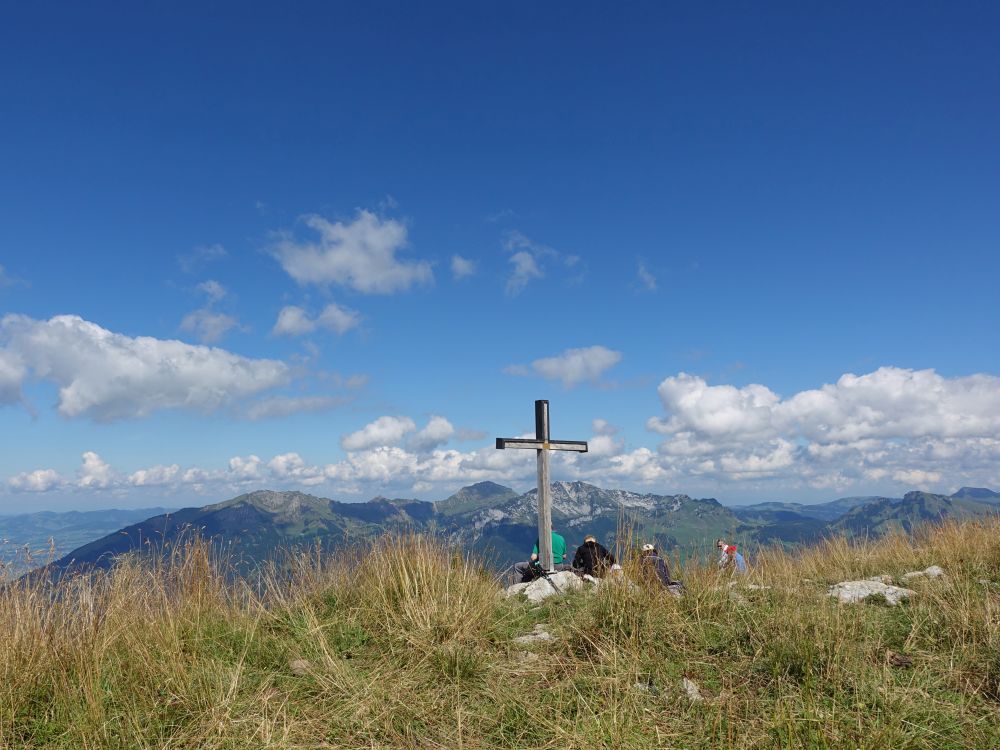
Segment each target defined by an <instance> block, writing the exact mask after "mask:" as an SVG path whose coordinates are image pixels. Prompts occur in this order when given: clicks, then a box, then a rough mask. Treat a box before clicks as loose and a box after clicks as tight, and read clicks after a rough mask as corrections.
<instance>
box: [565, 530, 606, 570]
mask: <svg viewBox="0 0 1000 750" xmlns="http://www.w3.org/2000/svg"><path fill="white" fill-rule="evenodd" d="M614 564H615V556H614V555H612V554H611V553H610V552H608V550H607V549H606V548H605V546H604V545H603V544H601V543H600V542H598V541H597V537H596V536H594V535H593V534H587V536H585V537H584V538H583V544H581V545H580V546H579V547H577V548H576V554H575V555H573V570H576V571H579V572H581V573H583V574H584V575H589V576H596V577H598V578H602V577H603V576H604V574H605V572H607V571H608V570H609V569H610V568H611V566H612V565H614Z"/></svg>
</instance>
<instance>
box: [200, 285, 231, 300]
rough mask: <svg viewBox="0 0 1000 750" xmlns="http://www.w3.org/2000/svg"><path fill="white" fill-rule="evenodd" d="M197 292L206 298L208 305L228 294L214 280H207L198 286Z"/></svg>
mask: <svg viewBox="0 0 1000 750" xmlns="http://www.w3.org/2000/svg"><path fill="white" fill-rule="evenodd" d="M198 291H199V292H201V293H202V294H204V295H205V296H206V297H208V301H209V303H212V302H218V301H219V300H221V299H223V298H224V297H225V296H226V295H227V294H229V292H228V291H226V288H225V287H224V286H222V284H220V283H219V282H218V281H215V280H214V279H209V280H208V281H203V282H201V283H200V284H198Z"/></svg>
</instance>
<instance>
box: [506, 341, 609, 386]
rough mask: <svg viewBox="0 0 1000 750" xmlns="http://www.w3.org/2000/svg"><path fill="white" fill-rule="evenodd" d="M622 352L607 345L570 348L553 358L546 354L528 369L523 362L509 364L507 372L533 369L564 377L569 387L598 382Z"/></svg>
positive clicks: (545, 375) (547, 376)
mask: <svg viewBox="0 0 1000 750" xmlns="http://www.w3.org/2000/svg"><path fill="white" fill-rule="evenodd" d="M621 359H622V353H621V352H617V351H614V350H613V349H608V348H607V347H604V346H588V347H585V348H582V349H567V350H566V351H564V352H563V353H562V354H558V355H556V356H554V357H543V358H542V359H536V360H535V361H534V362H532V363H531V370H530V371H529V370H528V368H527V367H525V366H524V365H508V366H507V367H505V368H504V372H505V373H507V374H508V375H528V374H529V373H530V372H534V373H535V374H536V375H539V376H540V377H543V378H545V379H546V380H561V381H562V384H563V385H564V386H565V387H566V388H572V387H573V386H575V385H579V384H580V383H583V382H587V381H589V382H596V381H597V380H598V379H599V378H600V377H601V375H602V374H604V372H605V371H606V370H608V369H609V368H611V367H613V366H615V365H616V364H618V363H619V362H620V361H621Z"/></svg>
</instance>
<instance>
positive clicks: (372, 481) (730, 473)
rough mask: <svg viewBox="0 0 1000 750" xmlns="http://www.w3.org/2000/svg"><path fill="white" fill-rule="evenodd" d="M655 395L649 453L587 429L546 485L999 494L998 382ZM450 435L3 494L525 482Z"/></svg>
mask: <svg viewBox="0 0 1000 750" xmlns="http://www.w3.org/2000/svg"><path fill="white" fill-rule="evenodd" d="M659 393H660V397H661V400H662V401H663V404H664V407H665V409H666V413H665V414H663V415H662V416H661V417H659V418H657V419H654V420H651V423H650V424H651V426H653V427H654V428H655V429H656V430H658V431H659V432H662V433H663V438H662V439H663V442H662V444H661V445H660V449H659V451H655V450H651V449H650V448H649V447H646V446H639V447H634V448H632V447H629V448H627V447H626V444H625V440H624V438H623V437H621V436H620V434H619V433H618V432H617V428H616V427H615V426H614V425H612V424H610V423H609V422H608V421H607V420H603V419H594V420H593V422H592V427H593V435H592V437H591V438H590V439H589V441H588V442H589V445H590V450H589V452H588V453H586V454H578V453H563V452H557V453H554V454H553V455H552V473H553V477H554V478H557V479H563V478H565V479H582V480H586V481H592V482H594V483H595V484H598V485H601V486H605V487H624V488H632V487H639V486H644V487H648V488H649V489H650V490H651V491H653V492H660V493H671V492H689V493H690V494H696V493H698V494H702V495H704V494H705V493H706V492H707V493H708V494H718V495H719V496H721V497H722V498H723V499H725V498H726V497H727V496H728V495H729V494H730V493H731V492H733V491H734V488H740V489H741V490H743V491H748V490H750V491H755V492H759V493H761V494H763V493H767V494H770V493H772V492H775V491H776V490H778V489H779V488H780V491H781V492H782V493H783V494H784V495H785V496H788V497H790V498H798V497H802V495H800V494H799V493H810V494H809V495H807V497H815V496H816V493H820V492H822V493H834V492H838V493H842V494H847V492H849V491H850V492H852V493H853V494H861V493H862V492H864V493H865V494H869V493H873V492H890V491H892V492H903V491H905V490H909V489H917V488H919V489H931V490H938V491H942V490H944V489H945V488H946V487H953V488H957V487H958V486H959V485H962V484H969V485H976V486H993V487H1000V469H998V467H1000V437H998V436H1000V402H998V400H997V399H998V398H1000V378H997V377H994V376H989V375H974V376H967V377H954V378H947V377H943V376H940V375H938V374H936V373H934V372H933V371H912V370H901V369H895V368H883V369H882V370H878V371H876V372H873V373H870V374H868V375H862V376H856V375H845V376H844V377H842V378H840V379H839V380H838V381H837V382H836V383H834V384H830V385H825V386H822V387H820V388H818V389H815V390H804V391H801V392H799V393H795V394H792V395H791V396H788V397H781V396H779V395H777V394H776V393H774V392H773V391H772V390H771V389H769V388H767V387H765V386H763V385H759V384H755V385H748V386H743V387H733V386H726V385H721V386H711V385H709V384H707V383H706V382H705V381H704V380H703V379H701V378H696V377H693V376H688V375H684V374H679V375H676V376H672V377H670V378H666V379H665V380H664V381H663V383H661V384H660V389H659ZM456 436H457V437H458V438H459V439H461V438H462V437H463V435H462V431H457V432H456V430H455V428H454V427H453V426H452V423H451V422H450V421H449V420H447V419H446V418H444V417H442V416H432V417H430V418H429V419H428V421H427V423H426V424H425V425H424V426H423V427H422V428H421V429H419V430H418V429H417V425H416V424H415V422H414V420H412V419H410V418H409V417H405V416H384V417H380V418H379V419H376V420H374V421H373V422H371V423H370V424H368V425H366V426H365V427H364V428H362V429H360V430H358V431H357V432H354V433H351V434H349V435H345V436H344V438H343V440H342V441H341V444H342V446H343V448H344V449H345V450H346V451H348V452H347V455H346V456H345V457H343V458H342V459H339V460H336V461H333V462H329V463H322V462H310V461H308V460H306V458H304V457H303V456H302V455H300V454H299V453H296V452H287V453H281V454H279V455H277V456H275V457H274V458H272V459H271V460H270V461H262V460H261V459H260V458H258V457H257V456H249V457H247V458H244V457H234V458H233V459H231V460H230V461H229V463H228V465H227V466H225V467H223V468H207V467H189V468H184V469H182V468H180V467H179V466H177V465H175V464H168V465H159V466H153V467H151V468H148V469H140V470H139V471H133V472H132V473H130V474H127V475H126V474H124V473H121V472H118V471H115V470H114V469H113V468H111V467H109V466H108V465H107V464H106V463H105V462H103V461H101V460H100V458H99V457H98V456H97V455H96V454H93V453H88V454H86V455H85V457H84V466H83V468H81V470H80V473H79V477H78V479H77V481H76V482H66V481H65V480H63V479H61V478H60V477H59V475H58V473H56V472H55V471H54V470H52V469H45V470H38V471H36V472H28V473H23V474H18V475H16V476H14V477H11V478H10V479H9V480H8V482H7V484H8V486H9V487H10V489H12V490H18V491H50V490H64V489H70V488H78V489H81V490H98V491H99V490H101V489H102V488H103V489H111V490H118V489H125V488H128V487H144V486H145V487H152V486H156V487H160V486H162V487H167V488H180V487H184V488H187V489H189V490H190V489H193V490H194V491H197V492H204V493H211V494H212V495H213V496H218V495H220V494H221V493H223V492H224V491H229V490H244V489H245V488H254V487H261V486H286V487H291V486H305V487H314V486H317V487H318V486H321V485H322V486H324V487H326V488H327V489H326V490H324V491H327V492H331V493H335V494H334V495H333V496H337V494H345V493H364V492H369V493H371V494H378V493H380V492H401V491H406V490H407V488H413V487H419V488H420V489H419V490H414V491H419V492H421V493H424V492H426V493H436V492H440V493H441V494H440V496H441V497H443V496H444V495H445V494H446V493H448V492H451V491H453V490H454V489H455V488H456V487H457V486H459V485H461V484H470V483H473V482H479V481H485V480H489V481H495V482H502V483H506V484H519V485H521V486H530V485H531V484H532V483H533V481H534V476H535V458H534V454H533V452H531V451H516V450H506V451H504V450H495V449H494V448H493V446H492V445H485V446H481V447H478V448H475V449H472V450H467V451H459V450H454V449H449V448H446V447H444V446H445V445H446V443H447V442H448V441H449V440H453V439H455V438H456ZM484 437H485V435H483V434H479V435H477V436H476V439H483V438H484ZM706 488H711V489H707V490H706ZM713 490H715V491H713ZM233 494H236V493H235V492H233Z"/></svg>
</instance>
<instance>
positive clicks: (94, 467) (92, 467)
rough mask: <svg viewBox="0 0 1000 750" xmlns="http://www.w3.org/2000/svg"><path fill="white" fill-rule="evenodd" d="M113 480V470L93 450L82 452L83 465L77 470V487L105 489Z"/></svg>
mask: <svg viewBox="0 0 1000 750" xmlns="http://www.w3.org/2000/svg"><path fill="white" fill-rule="evenodd" d="M114 480H115V473H114V470H113V469H112V468H111V466H110V465H108V463H107V462H105V461H104V459H102V458H101V457H100V456H98V455H97V454H96V453H94V451H87V452H86V453H84V454H83V466H81V467H80V468H79V470H78V471H77V481H76V484H77V486H78V487H81V488H83V489H106V488H108V487H110V486H111V484H112V482H114Z"/></svg>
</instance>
